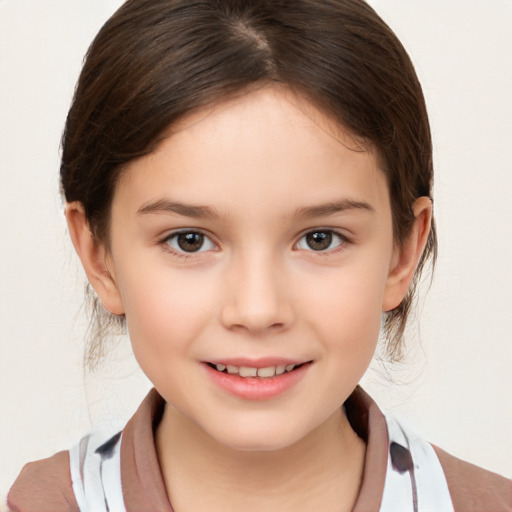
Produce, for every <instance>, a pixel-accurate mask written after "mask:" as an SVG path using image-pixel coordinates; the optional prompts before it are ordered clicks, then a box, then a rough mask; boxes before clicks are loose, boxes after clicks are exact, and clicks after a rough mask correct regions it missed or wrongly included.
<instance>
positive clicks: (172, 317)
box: [109, 88, 396, 450]
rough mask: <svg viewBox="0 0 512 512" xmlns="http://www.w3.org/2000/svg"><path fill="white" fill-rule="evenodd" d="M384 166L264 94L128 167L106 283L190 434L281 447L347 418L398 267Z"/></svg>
mask: <svg viewBox="0 0 512 512" xmlns="http://www.w3.org/2000/svg"><path fill="white" fill-rule="evenodd" d="M377 161H378V160H377V158H376V155H375V154H373V153H372V152H371V151H368V150H363V149H362V148H361V147H360V146H359V145H358V144H356V142H355V141H354V140H353V139H352V138H351V137H350V136H349V135H348V134H347V133H343V132H342V131H341V130H340V129H339V128H335V127H333V126H332V124H331V123H329V122H328V120H327V119H326V118H324V117H323V116H322V115H321V114H320V113H319V112H318V111H316V110H315V109H314V108H313V107H312V106H311V105H308V104H307V103H305V102H304V100H301V99H300V98H298V97H296V96H294V95H292V94H291V93H289V92H286V91H283V90H277V89H274V88H265V89H262V90H260V91H258V92H252V93H250V94H248V95H246V96H244V97H242V98H238V99H236V100H232V101H229V102H226V103H223V104H220V105H217V106H215V107H212V108H210V109H207V110H203V111H201V112H199V113H196V114H194V115H192V116H190V117H188V118H186V119H184V120H183V121H182V122H181V123H180V124H179V126H177V127H174V128H173V130H172V133H170V134H169V136H168V138H166V139H165V140H164V141H163V142H162V143H161V145H160V146H159V148H158V149H157V150H156V151H155V152H154V153H152V154H151V155H149V156H146V157H144V158H141V159H139V160H137V161H135V162H132V164H131V165H130V166H129V168H128V169H127V171H126V173H125V174H124V175H123V177H122V178H121V180H120V182H119V183H118V185H117V188H116V193H115V197H114V200H113V205H112V218H111V246H110V254H109V270H110V273H111V275H112V277H113V280H114V282H115V285H116V287H117V290H118V292H119V300H120V304H122V310H123V311H124V313H125V314H126V320H127V325H128V329H129V334H130V338H131V341H132V344H133V349H134V353H135V356H136V358H137V359H138V361H139V364H140V366H141V367H142V369H143V371H144V372H145V373H146V374H147V376H148V377H149V379H150V380H151V381H152V382H153V384H154V385H155V387H156V388H157V390H158V391H159V392H160V394H161V395H162V396H163V397H164V398H165V400H166V401H167V402H168V404H169V407H172V408H173V409H174V410H175V412H176V414H177V415H179V416H180V417H182V418H183V421H191V422H193V423H194V424H195V425H197V426H199V427H200V428H201V429H202V430H203V431H204V432H205V433H206V434H208V435H209V436H210V437H211V438H213V439H214V440H216V441H218V442H219V443H222V444H223V445H226V446H230V447H233V448H237V449H242V450H273V449H279V448H283V447H285V446H288V445H291V444H293V443H295V442H297V441H299V440H300V439H301V438H304V437H305V436H306V435H307V434H308V433H310V432H312V431H313V430H314V429H316V428H317V427H319V426H321V425H322V424H323V423H324V422H326V421H327V420H328V419H329V418H330V417H332V415H334V414H336V413H337V412H338V411H339V410H340V406H341V404H342V403H343V402H344V401H345V399H346V398H347V397H348V396H349V394H350V393H351V392H352V391H353V389H354V387H355V386H356V385H357V383H358V381H359V379H360V378H361V376H362V375H363V373H364V372H365V370H366V368H367V367H368V365H369V362H370V360H371V358H372V355H373V353H374V349H375V345H376V342H377V338H378V333H379V327H380V320H381V313H382V310H383V304H385V302H386V294H387V293H388V287H389V276H390V272H391V270H392V268H393V265H394V262H395V261H396V250H395V248H394V245H393V235H392V223H391V210H390V202H389V193H388V188H387V184H386V179H385V177H384V174H383V173H382V171H381V170H380V169H379V167H378V163H377Z"/></svg>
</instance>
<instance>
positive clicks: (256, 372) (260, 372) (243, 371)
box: [208, 363, 306, 379]
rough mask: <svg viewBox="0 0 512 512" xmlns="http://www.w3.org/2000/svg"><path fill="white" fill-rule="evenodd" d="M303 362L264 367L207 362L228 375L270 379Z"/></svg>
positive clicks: (289, 370)
mask: <svg viewBox="0 0 512 512" xmlns="http://www.w3.org/2000/svg"><path fill="white" fill-rule="evenodd" d="M303 364H306V363H301V364H287V365H284V364H280V365H277V366H267V367H266V368H254V367H250V366H235V365H231V364H214V363H208V365H209V366H210V368H213V369H214V370H217V371H218V372H221V373H227V374H229V375H239V376H240V377H244V378H248V377H259V378H262V379H270V378H272V377H275V376H276V375H283V374H284V373H289V372H292V371H293V370H295V369H297V368H300V367H301V366H302V365H303Z"/></svg>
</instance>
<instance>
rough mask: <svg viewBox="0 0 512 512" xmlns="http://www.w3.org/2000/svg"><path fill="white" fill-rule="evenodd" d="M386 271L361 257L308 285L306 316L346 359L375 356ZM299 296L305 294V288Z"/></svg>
mask: <svg viewBox="0 0 512 512" xmlns="http://www.w3.org/2000/svg"><path fill="white" fill-rule="evenodd" d="M385 269H386V265H385V264H383V263H382V262H380V261H372V262H365V260H364V258H363V257H361V258H360V259H359V260H358V261H357V263H355V264H352V265H347V267H346V268H339V269H336V270H334V271H329V273H327V274H326V275H325V277H323V278H322V279H320V280H319V279H318V276H316V279H314V280H313V279H309V280H307V281H306V287H307V289H308V290H309V293H307V296H308V300H307V301H302V306H301V309H302V314H303V315H304V317H305V318H308V319H309V322H310V325H311V326H312V327H313V328H314V329H315V330H317V331H318V336H319V337H320V338H321V339H323V340H325V343H327V344H329V345H330V346H331V347H330V348H332V349H334V350H339V351H342V352H343V353H344V357H347V356H350V355H353V357H354V358H357V357H359V356H360V357H361V358H362V359H367V358H368V357H369V358H371V356H372V355H373V352H374V349H375V344H376V342H377V339H378V336H379V331H380V324H381V314H382V299H383V294H384V289H385V284H386V275H387V274H386V270H385ZM321 284H323V286H321ZM299 293H300V294H304V287H303V288H302V289H301V290H297V294H299Z"/></svg>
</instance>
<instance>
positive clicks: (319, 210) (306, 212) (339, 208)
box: [295, 199, 375, 219]
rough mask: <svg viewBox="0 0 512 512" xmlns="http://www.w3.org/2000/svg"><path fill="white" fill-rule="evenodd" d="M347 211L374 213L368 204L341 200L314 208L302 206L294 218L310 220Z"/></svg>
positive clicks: (373, 209)
mask: <svg viewBox="0 0 512 512" xmlns="http://www.w3.org/2000/svg"><path fill="white" fill-rule="evenodd" d="M347 210H365V211H368V212H371V213H375V208H373V206H372V205H371V204H369V203H366V202H364V201H355V200H352V199H342V200H341V201H332V202H329V203H324V204H319V205H314V206H304V207H302V208H299V209H297V211H296V212H295V217H303V218H306V219H310V218H314V217H321V216H325V215H332V214H334V213H341V212H344V211H347Z"/></svg>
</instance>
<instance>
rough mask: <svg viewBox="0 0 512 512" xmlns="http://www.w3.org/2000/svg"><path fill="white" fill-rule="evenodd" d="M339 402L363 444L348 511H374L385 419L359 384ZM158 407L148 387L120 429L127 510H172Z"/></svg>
mask: <svg viewBox="0 0 512 512" xmlns="http://www.w3.org/2000/svg"><path fill="white" fill-rule="evenodd" d="M344 405H345V409H346V412H347V417H348V420H349V421H350V424H351V425H352V428H353V429H354V431H355V432H356V433H357V435H358V436H359V437H360V438H361V439H363V440H364V441H365V443H366V456H365V464H364V472H363V479H362V483H361V488H360V490H359V495H358V497H357V500H356V503H355V505H354V508H353V512H369V511H375V510H379V508H380V504H381V500H382V495H383V492H384V483H385V478H386V467H387V456H388V453H387V452H388V448H387V447H388V434H387V429H386V420H385V419H384V415H383V414H382V412H381V411H380V409H379V408H378V406H377V404H376V403H375V402H374V401H373V400H372V399H371V398H370V396H369V395H368V394H367V393H366V392H365V391H363V389H362V388H361V387H359V386H358V387H357V388H356V389H355V390H354V392H353V393H352V394H351V395H350V397H349V398H348V399H347V401H346V402H345V404H344ZM164 406H165V401H164V399H163V398H162V397H161V396H160V395H159V394H158V392H157V391H156V390H155V389H152V390H151V391H150V392H149V393H148V395H147V396H146V398H145V399H144V401H143V402H142V404H141V405H140V407H139V409H138V410H137V412H136V413H135V414H134V416H133V417H132V418H131V420H130V421H129V422H128V424H127V425H126V427H125V429H124V431H123V440H122V444H121V481H122V487H123V496H124V501H125V506H126V510H127V511H128V512H141V511H145V510H155V511H156V510H158V511H161V512H173V510H172V507H171V504H170V503H169V499H168V497H167V493H166V490H165V484H164V481H163V477H162V473H161V471H160V466H159V463H158V458H157V454H156V449H155V430H156V427H157V426H158V424H159V422H160V420H161V418H162V414H163V410H164Z"/></svg>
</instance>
